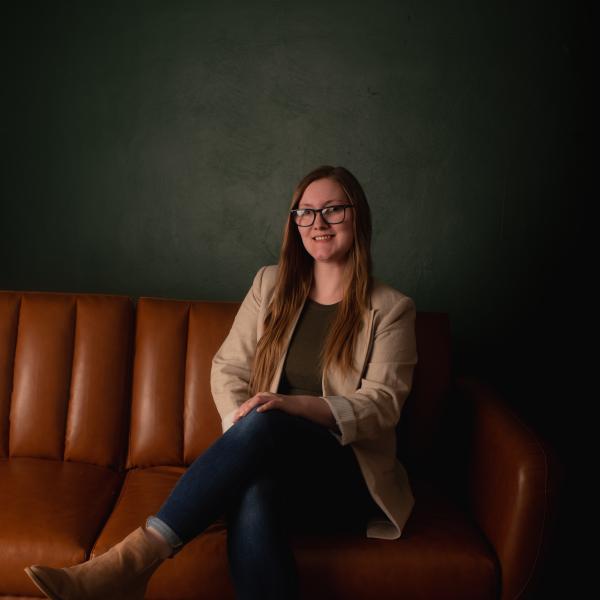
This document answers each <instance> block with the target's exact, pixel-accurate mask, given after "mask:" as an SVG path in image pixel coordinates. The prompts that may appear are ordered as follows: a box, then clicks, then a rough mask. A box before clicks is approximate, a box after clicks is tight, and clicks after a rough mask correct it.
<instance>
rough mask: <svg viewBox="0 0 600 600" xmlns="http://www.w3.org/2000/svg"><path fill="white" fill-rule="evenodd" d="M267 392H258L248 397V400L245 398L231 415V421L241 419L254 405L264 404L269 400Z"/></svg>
mask: <svg viewBox="0 0 600 600" xmlns="http://www.w3.org/2000/svg"><path fill="white" fill-rule="evenodd" d="M269 395H271V394H269V393H268V392H267V393H265V392H259V393H258V394H256V395H254V396H252V398H249V399H248V400H246V402H244V403H243V404H242V405H241V406H240V407H239V409H238V411H237V413H235V415H234V417H233V422H234V423H235V422H236V421H238V420H239V419H241V418H242V417H245V416H246V415H247V414H248V413H249V412H250V411H251V410H252V409H253V408H254V407H255V406H257V405H259V404H266V403H267V402H270V400H271V399H270V398H269V397H268V396H269Z"/></svg>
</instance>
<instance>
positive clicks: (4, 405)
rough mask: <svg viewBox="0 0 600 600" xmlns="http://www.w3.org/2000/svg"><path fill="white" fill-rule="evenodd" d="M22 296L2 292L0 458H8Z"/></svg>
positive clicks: (0, 297) (0, 310) (0, 326)
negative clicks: (11, 404) (11, 403)
mask: <svg viewBox="0 0 600 600" xmlns="http://www.w3.org/2000/svg"><path fill="white" fill-rule="evenodd" d="M20 306H21V298H20V297H19V295H18V294H16V293H14V292H0V458H8V439H9V420H8V418H9V415H10V400H11V396H12V388H13V375H14V367H15V347H16V344H17V332H18V330H19V312H20V311H19V309H20Z"/></svg>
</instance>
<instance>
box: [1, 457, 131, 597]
mask: <svg viewBox="0 0 600 600" xmlns="http://www.w3.org/2000/svg"><path fill="white" fill-rule="evenodd" d="M121 482H122V475H119V474H118V473H115V472H114V471H112V470H110V469H106V468H103V467H98V466H96V465H90V464H84V463H76V462H68V461H54V460H44V459H37V458H10V459H8V460H6V459H4V460H0V581H1V582H2V589H0V595H1V594H29V595H36V594H39V590H38V589H37V588H36V587H35V586H34V585H33V583H32V582H31V580H30V579H29V578H28V577H27V575H26V574H25V572H24V571H23V569H24V568H25V567H26V566H28V565H32V564H43V565H48V566H59V567H63V566H66V565H72V564H76V563H79V562H82V561H84V560H86V558H87V557H88V556H89V552H90V550H91V548H92V546H93V544H94V540H95V539H96V536H97V535H98V533H99V531H100V530H101V529H102V526H103V525H104V523H105V521H106V519H107V518H108V515H109V514H110V511H111V509H112V507H113V506H114V503H115V501H116V499H117V496H118V492H119V489H120V487H121Z"/></svg>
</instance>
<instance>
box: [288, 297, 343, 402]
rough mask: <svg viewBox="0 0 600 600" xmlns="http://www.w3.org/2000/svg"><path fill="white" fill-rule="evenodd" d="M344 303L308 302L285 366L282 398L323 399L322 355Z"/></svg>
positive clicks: (297, 325)
mask: <svg viewBox="0 0 600 600" xmlns="http://www.w3.org/2000/svg"><path fill="white" fill-rule="evenodd" d="M339 305H340V302H336V303H335V304H319V303H318V302H315V301H314V300H311V299H310V298H307V299H306V302H305V303H304V308H303V309H302V313H301V314H300V317H299V318H298V323H297V324H296V329H295V330H294V334H293V336H292V339H291V340H290V346H289V348H288V353H287V356H286V358H285V362H284V365H283V373H282V375H281V380H280V383H279V389H278V392H279V393H280V394H287V395H289V396H292V395H296V394H298V395H307V396H321V395H322V394H323V389H322V387H321V380H322V371H321V370H319V367H318V361H319V352H320V350H321V345H322V344H323V342H324V340H325V336H326V335H327V331H328V329H329V327H330V325H331V323H332V321H333V317H334V316H335V311H336V310H337V308H338V306H339Z"/></svg>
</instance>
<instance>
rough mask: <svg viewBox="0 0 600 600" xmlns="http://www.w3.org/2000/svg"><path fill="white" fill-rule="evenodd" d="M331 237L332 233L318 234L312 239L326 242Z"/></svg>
mask: <svg viewBox="0 0 600 600" xmlns="http://www.w3.org/2000/svg"><path fill="white" fill-rule="evenodd" d="M332 237H333V235H318V236H317V237H314V238H313V240H315V241H316V242H326V241H327V240H330V239H331V238H332Z"/></svg>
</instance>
